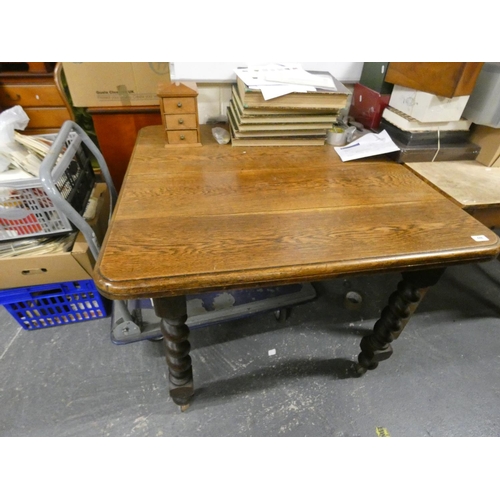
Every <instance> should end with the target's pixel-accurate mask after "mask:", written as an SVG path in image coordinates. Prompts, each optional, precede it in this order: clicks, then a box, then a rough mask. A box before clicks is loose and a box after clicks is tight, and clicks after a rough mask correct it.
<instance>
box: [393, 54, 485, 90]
mask: <svg viewBox="0 0 500 500" xmlns="http://www.w3.org/2000/svg"><path fill="white" fill-rule="evenodd" d="M483 64H484V63H480V62H418V63H416V62H391V63H389V68H388V69H387V73H386V75H385V81H386V82H389V83H393V84H395V85H401V86H403V87H409V88H411V89H415V90H420V91H422V92H427V93H429V94H434V95H438V96H442V97H450V98H451V97H458V96H465V95H470V94H472V91H473V90H474V86H475V84H476V79H477V77H478V76H479V72H480V71H481V68H482V67H483Z"/></svg>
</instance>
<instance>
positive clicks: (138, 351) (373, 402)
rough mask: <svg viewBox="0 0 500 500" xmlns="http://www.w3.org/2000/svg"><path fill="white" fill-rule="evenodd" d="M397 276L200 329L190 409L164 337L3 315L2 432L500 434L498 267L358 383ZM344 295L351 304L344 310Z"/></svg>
mask: <svg viewBox="0 0 500 500" xmlns="http://www.w3.org/2000/svg"><path fill="white" fill-rule="evenodd" d="M398 281H399V275H398V274H387V275H377V276H371V277H359V278H355V279H354V278H353V279H350V280H343V279H338V280H332V281H327V282H320V283H317V284H315V288H316V290H317V292H318V297H317V299H316V300H315V301H313V302H310V303H308V304H302V305H298V306H295V307H294V309H293V311H292V315H291V317H290V318H289V319H288V320H287V321H286V322H285V323H279V322H278V321H276V319H275V317H274V315H273V314H272V313H263V314H260V315H257V316H253V317H249V318H244V319H238V320H234V321H232V322H230V323H223V324H218V325H215V326H211V327H205V328H201V329H197V330H194V331H193V332H192V333H191V344H192V353H191V356H192V359H193V370H194V380H195V387H196V395H195V398H194V400H193V402H192V404H191V406H190V408H189V409H188V411H186V412H184V413H183V412H180V411H179V409H178V407H177V406H176V405H174V404H173V402H172V401H171V400H170V398H169V395H168V389H167V378H166V374H167V368H166V363H165V360H164V348H163V343H162V342H150V341H142V342H137V343H133V344H127V345H122V346H117V345H114V344H112V343H111V342H110V319H109V318H106V319H101V320H94V321H88V322H85V323H79V324H75V325H70V326H66V327H54V328H48V329H45V330H38V331H25V330H23V329H22V328H21V327H20V326H19V325H18V324H17V323H16V322H15V320H14V319H13V318H12V317H11V316H10V315H9V314H8V313H7V311H6V310H5V309H4V308H3V307H1V308H0V322H1V324H2V326H3V328H2V333H1V335H0V435H1V436H17V437H18V436H318V437H336V436H362V437H371V436H377V435H378V434H380V433H382V434H383V433H387V434H389V435H390V436H394V437H397V436H408V437H410V436H499V435H500V384H499V380H500V363H499V361H500V295H499V293H498V291H499V289H500V288H499V287H500V263H499V262H498V261H492V262H488V263H485V264H480V265H476V264H473V265H466V266H460V267H456V268H450V269H448V270H447V272H446V273H445V275H444V276H443V277H442V279H441V281H440V282H439V283H438V285H436V286H435V287H434V288H433V289H431V291H430V292H429V293H428V295H427V297H426V298H425V299H424V301H423V302H422V304H421V305H420V307H419V309H418V310H417V312H416V314H415V315H414V317H413V318H412V320H411V321H410V323H409V324H408V326H407V327H406V329H405V331H404V332H403V334H402V335H401V337H400V338H399V339H397V340H396V341H395V342H394V344H393V347H394V355H393V356H392V358H390V359H389V360H387V361H385V362H384V363H381V364H380V366H379V367H378V368H377V369H376V370H374V371H371V372H368V373H367V374H366V375H364V376H363V377H361V378H355V377H352V376H351V369H352V366H353V362H354V361H355V359H356V357H357V355H358V353H359V342H360V340H361V337H362V336H363V335H365V334H367V333H368V332H369V331H370V330H371V328H372V327H373V324H374V323H375V321H376V320H377V319H378V317H379V314H380V311H381V309H382V308H383V307H384V306H385V305H386V301H387V298H388V296H389V294H390V293H392V291H393V290H394V289H395V287H396V284H397V282H398ZM352 290H355V291H358V292H359V293H360V294H361V295H362V297H363V301H362V303H361V305H360V306H359V307H357V308H351V307H346V305H345V303H344V298H345V294H346V293H347V292H348V291H352ZM273 349H275V350H276V354H275V355H272V356H270V355H269V351H270V350H273ZM377 429H378V433H377Z"/></svg>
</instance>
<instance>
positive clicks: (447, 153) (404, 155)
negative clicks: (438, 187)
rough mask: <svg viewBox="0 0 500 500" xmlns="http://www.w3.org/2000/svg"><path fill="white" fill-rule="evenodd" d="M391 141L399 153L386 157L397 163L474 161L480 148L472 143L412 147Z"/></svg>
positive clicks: (389, 154)
mask: <svg viewBox="0 0 500 500" xmlns="http://www.w3.org/2000/svg"><path fill="white" fill-rule="evenodd" d="M392 140H393V141H394V144H396V146H398V148H399V151H394V152H392V153H387V156H388V157H389V158H390V159H391V160H394V161H396V162H398V163H408V162H422V161H424V162H432V161H435V162H439V161H462V160H463V161H466V160H475V159H476V158H477V155H478V154H479V151H480V147H479V146H478V145H477V144H474V143H472V142H465V143H458V144H440V146H439V147H438V146H437V145H434V146H431V145H418V146H414V145H413V146H412V145H408V144H403V143H401V142H399V141H398V140H396V139H392Z"/></svg>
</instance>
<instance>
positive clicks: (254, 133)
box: [227, 72, 350, 146]
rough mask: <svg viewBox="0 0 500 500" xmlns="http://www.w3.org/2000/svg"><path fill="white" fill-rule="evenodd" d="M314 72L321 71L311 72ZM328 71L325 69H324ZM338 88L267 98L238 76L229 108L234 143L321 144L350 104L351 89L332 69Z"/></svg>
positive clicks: (232, 141)
mask: <svg viewBox="0 0 500 500" xmlns="http://www.w3.org/2000/svg"><path fill="white" fill-rule="evenodd" d="M311 74H313V75H320V73H315V72H311ZM323 74H324V73H323ZM327 75H328V76H329V77H330V78H331V79H332V81H333V83H334V85H333V86H334V87H335V90H333V89H326V88H316V90H315V91H308V92H291V93H288V94H285V95H281V96H279V97H275V98H273V99H268V100H266V99H264V96H263V93H262V91H261V90H260V89H258V88H251V87H249V86H248V85H246V84H245V82H244V81H243V80H242V79H241V78H240V77H239V76H237V78H236V84H235V85H233V88H232V98H231V100H230V105H229V107H228V109H227V114H228V120H229V125H230V132H231V144H232V145H233V146H321V145H323V144H325V139H326V134H327V131H328V130H329V129H331V128H332V126H333V125H334V124H335V123H336V122H337V120H338V118H339V113H340V111H341V110H342V109H344V108H345V107H346V106H347V101H348V97H349V95H350V91H349V90H348V89H347V88H346V87H345V86H344V85H343V84H342V83H340V82H339V81H338V80H336V79H335V78H334V77H333V76H332V75H330V74H329V73H328V74H327Z"/></svg>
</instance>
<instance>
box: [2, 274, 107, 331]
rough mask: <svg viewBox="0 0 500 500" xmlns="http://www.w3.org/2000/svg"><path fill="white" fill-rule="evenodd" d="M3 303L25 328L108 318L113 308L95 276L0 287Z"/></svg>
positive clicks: (32, 328) (31, 328)
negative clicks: (93, 279)
mask: <svg viewBox="0 0 500 500" xmlns="http://www.w3.org/2000/svg"><path fill="white" fill-rule="evenodd" d="M0 304H1V305H3V306H4V307H5V309H7V311H8V312H9V313H10V314H11V315H12V317H13V318H14V319H15V320H16V321H17V322H18V323H19V324H20V325H21V326H22V327H23V328H24V329H25V330H38V329H41V328H49V327H51V326H58V325H65V324H69V323H80V322H82V321H89V320H92V319H100V318H105V317H106V316H108V315H109V313H110V311H111V301H110V300H108V299H105V298H104V297H102V296H101V295H100V294H99V292H98V291H97V288H96V286H95V284H94V282H93V281H92V280H83V281H71V282H64V283H51V284H49V285H39V286H32V287H26V288H15V289H13V290H4V291H0Z"/></svg>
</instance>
